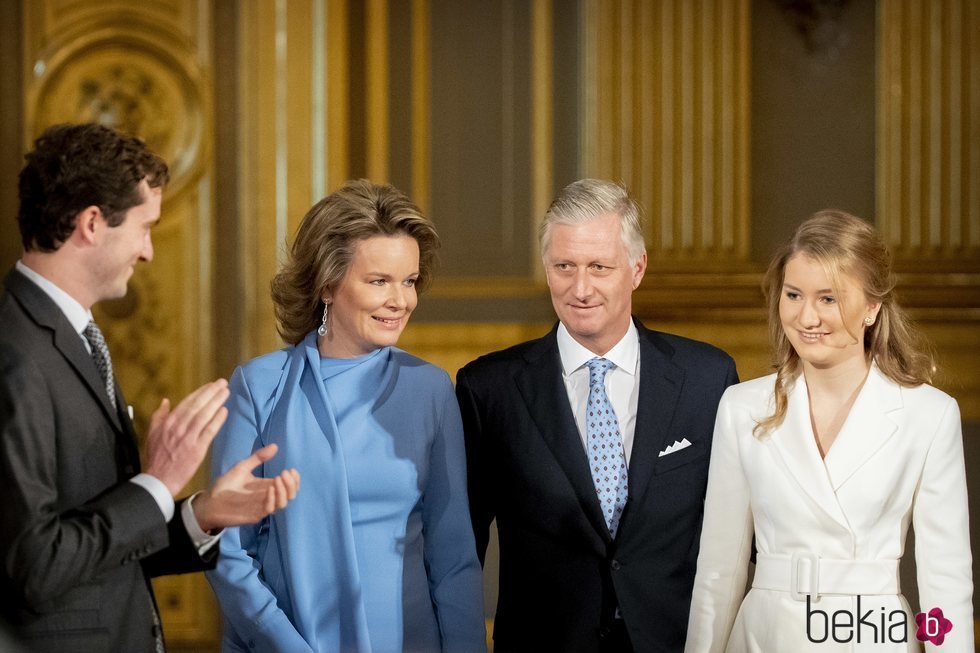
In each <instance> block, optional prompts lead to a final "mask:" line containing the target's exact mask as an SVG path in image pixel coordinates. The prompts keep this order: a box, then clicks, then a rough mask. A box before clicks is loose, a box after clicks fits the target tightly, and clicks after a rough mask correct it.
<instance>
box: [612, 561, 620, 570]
mask: <svg viewBox="0 0 980 653" xmlns="http://www.w3.org/2000/svg"><path fill="white" fill-rule="evenodd" d="M620 566H621V565H620V564H619V560H613V561H612V562H610V563H609V568H610V569H612V570H613V571H619V567H620Z"/></svg>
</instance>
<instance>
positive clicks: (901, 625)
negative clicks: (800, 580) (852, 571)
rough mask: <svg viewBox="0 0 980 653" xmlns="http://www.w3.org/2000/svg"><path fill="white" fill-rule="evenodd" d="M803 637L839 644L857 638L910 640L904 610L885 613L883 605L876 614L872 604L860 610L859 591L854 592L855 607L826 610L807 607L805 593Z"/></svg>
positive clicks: (880, 642)
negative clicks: (804, 633) (853, 608)
mask: <svg viewBox="0 0 980 653" xmlns="http://www.w3.org/2000/svg"><path fill="white" fill-rule="evenodd" d="M806 638H807V639H808V640H810V641H811V642H813V643H814V644H822V643H824V642H826V641H827V639H828V638H830V639H833V640H834V641H835V642H837V643H838V644H846V643H847V642H850V641H853V640H855V639H856V640H857V643H858V644H861V643H865V642H871V643H873V644H883V643H886V642H891V643H893V644H895V643H899V642H907V641H909V625H908V619H906V617H905V611H904V610H892V611H891V612H889V613H887V616H886V613H885V608H884V607H883V606H882V607H880V608H879V609H878V611H877V614H875V610H874V608H871V609H869V610H867V611H866V612H861V595H860V594H858V595H857V610H856V611H855V612H854V613H851V612H850V611H849V610H835V611H834V612H832V613H831V614H827V612H826V611H825V610H820V609H816V610H814V609H812V608H811V607H810V595H809V594H808V595H807V597H806Z"/></svg>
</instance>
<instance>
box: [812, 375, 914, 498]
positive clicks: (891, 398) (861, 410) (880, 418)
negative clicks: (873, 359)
mask: <svg viewBox="0 0 980 653" xmlns="http://www.w3.org/2000/svg"><path fill="white" fill-rule="evenodd" d="M901 408H902V392H901V390H900V389H899V387H898V386H896V385H894V384H893V383H890V382H889V381H888V380H887V379H886V378H885V377H884V375H883V374H882V373H881V371H879V370H878V368H877V367H876V366H872V367H871V371H870V372H868V378H867V380H866V381H865V382H864V387H863V388H861V392H860V393H858V396H857V398H856V399H855V400H854V405H853V406H851V412H850V413H849V414H848V416H847V419H846V420H845V421H844V425H843V426H842V427H841V430H840V433H839V434H838V435H837V439H836V440H834V444H833V446H831V447H830V451H829V452H828V453H827V457H826V458H825V459H824V464H825V465H826V466H827V474H828V475H829V476H830V482H831V485H832V487H833V488H834V490H835V491H836V490H837V489H838V488H840V486H841V485H843V484H844V483H845V482H846V481H847V479H849V478H851V476H853V475H854V473H855V472H857V470H858V469H860V468H861V467H862V466H863V465H864V464H865V463H866V462H867V461H868V460H869V459H870V458H871V457H872V456H873V455H874V454H875V453H877V452H878V450H880V449H881V448H882V447H883V446H884V445H885V443H886V442H888V440H890V439H891V437H892V436H893V435H894V434H895V432H896V431H897V430H898V424H896V423H895V422H894V421H892V420H891V419H890V418H889V416H888V413H890V412H892V411H895V410H900V409H901Z"/></svg>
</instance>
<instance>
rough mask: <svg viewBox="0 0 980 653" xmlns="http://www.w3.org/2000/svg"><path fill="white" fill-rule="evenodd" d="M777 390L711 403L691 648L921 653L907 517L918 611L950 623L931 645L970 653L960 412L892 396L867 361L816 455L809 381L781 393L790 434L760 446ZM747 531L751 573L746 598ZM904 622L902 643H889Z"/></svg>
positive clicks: (921, 391)
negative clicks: (903, 579)
mask: <svg viewBox="0 0 980 653" xmlns="http://www.w3.org/2000/svg"><path fill="white" fill-rule="evenodd" d="M774 382H775V375H770V376H766V377H763V378H760V379H755V380H753V381H748V382H746V383H741V384H739V385H735V386H732V387H730V388H728V390H727V392H726V393H725V395H724V396H723V397H722V400H721V403H720V405H719V407H718V416H717V420H716V422H715V433H714V444H713V447H712V453H711V467H710V475H709V480H708V490H707V497H706V503H705V514H704V526H703V531H702V535H701V549H700V555H699V557H698V568H697V575H696V578H695V582H694V596H693V599H692V604H691V614H690V620H689V625H688V640H687V646H686V649H685V651H686V652H692V653H693V652H700V651H752V652H762V651H767V652H769V651H771V652H773V653H783V652H796V651H811V650H812V651H819V652H822V653H826V652H831V651H853V650H862V651H864V650H867V651H907V650H908V651H916V650H921V646H922V645H921V644H920V643H919V642H918V640H917V639H916V632H917V626H916V621H915V618H914V616H913V615H912V614H911V611H910V610H909V606H908V604H907V603H906V601H905V599H904V597H903V596H902V595H901V594H900V590H899V588H898V582H897V580H898V579H897V576H898V571H897V567H898V560H899V559H900V558H901V556H902V553H903V552H904V550H905V538H906V534H907V532H908V526H909V522H910V520H911V523H912V525H913V527H914V529H915V544H916V546H915V558H916V570H917V571H916V574H917V579H918V587H919V599H920V605H921V608H922V609H924V610H927V611H928V610H930V609H931V608H934V607H939V608H941V609H942V612H943V615H944V616H945V618H947V619H949V620H950V621H951V622H952V624H953V628H952V630H950V631H949V632H948V633H947V634H946V635H945V641H944V642H943V644H942V646H941V647H939V648H934V647H933V645H932V644H928V645H927V649H928V650H939V651H941V652H942V653H967V652H969V653H973V650H974V649H973V627H974V625H973V605H972V597H973V581H972V569H971V564H972V561H971V552H970V541H969V525H968V511H967V493H966V470H965V466H964V460H963V441H962V433H961V426H960V415H959V408H958V406H957V405H956V401H955V400H953V399H952V398H951V397H950V396H948V395H946V394H945V393H943V392H941V391H939V390H937V389H936V388H933V387H931V386H928V385H921V386H918V387H915V388H906V387H902V386H899V385H897V384H895V383H894V382H892V381H891V380H889V379H888V378H887V377H885V376H884V375H883V374H882V373H881V371H880V370H879V369H878V368H877V367H876V366H872V369H871V371H870V373H869V375H868V378H867V381H866V382H865V384H864V386H863V388H862V389H861V391H860V392H859V394H858V397H857V399H856V400H855V402H854V405H853V407H852V408H851V412H850V414H849V416H848V417H847V420H846V421H845V423H844V425H843V427H842V428H841V430H840V433H839V434H838V436H837V439H836V440H835V442H834V444H833V445H832V446H831V448H830V451H829V452H828V453H827V456H826V458H825V459H821V457H820V453H819V450H818V449H817V446H816V442H815V441H814V437H813V430H812V427H811V423H810V413H809V400H808V394H807V388H806V383H805V381H804V380H803V378H802V376H801V377H799V378H798V379H797V381H796V382H795V383H794V384H793V387H792V388H790V390H789V397H788V400H789V404H788V409H787V413H786V418H785V419H784V421H783V423H782V424H781V425H780V426H779V427H777V428H776V429H774V430H773V431H772V432H771V433H770V434H769V435H768V436H764V437H762V438H761V439H760V438H756V437H755V436H754V435H753V433H752V429H753V427H754V426H755V424H756V422H757V421H758V420H760V419H761V418H763V417H766V416H767V415H770V414H772V410H773V409H772V405H773V404H772V402H773V387H774ZM753 533H754V535H755V542H756V547H757V550H758V553H759V558H760V562H759V564H758V566H757V571H756V578H755V580H754V581H753V588H752V589H751V590H750V591H749V593H748V595H745V582H746V577H747V571H748V563H749V556H750V552H751V547H752V535H753ZM821 561H822V563H823V564H821ZM764 565H766V566H767V569H765V570H763V566H764ZM792 567H796V571H797V572H798V573H797V574H796V576H795V577H791V574H792V572H791V571H790V570H791V568H792ZM817 568H819V569H820V571H819V572H817V571H816V569H817ZM835 570H836V571H837V572H840V573H838V574H836V576H837V577H836V578H835V577H834V576H835V574H833V573H832V572H834V571H835ZM763 571H765V572H773V571H777V572H779V571H784V572H787V573H784V574H783V575H780V574H779V573H775V574H772V573H763V574H760V572H763ZM864 571H871V572H874V573H868V574H865V573H863V572H864ZM825 572H826V576H827V577H826V578H825V577H824V575H825ZM815 573H819V579H818V580H816V581H812V580H811V574H815ZM889 574H890V576H891V578H889ZM760 576H762V577H763V579H761V580H760ZM767 576H768V577H769V581H770V582H768V583H767V582H766V580H765V578H764V577H767ZM773 579H775V581H776V582H775V584H773V582H772V581H773ZM793 582H795V583H796V584H795V585H793V586H792V587H791V585H792V584H793ZM811 582H815V583H816V584H817V588H816V590H817V592H818V594H819V596H817V597H814V596H811V597H810V599H811V600H810V604H809V608H808V606H807V603H806V596H805V595H804V594H802V593H799V592H800V591H801V590H803V591H809V590H810V583H811ZM776 586H779V587H780V588H781V589H775V587H776ZM791 589H794V590H797V592H798V593H796V595H795V596H794V594H793V593H791V592H790V590H791ZM858 595H861V596H860V601H861V608H860V613H858V612H857V607H858V605H857V604H858ZM743 596H744V600H743ZM808 610H810V612H809V613H808ZM869 611H870V612H869ZM896 611H900V612H896ZM837 613H840V614H837ZM845 613H849V614H845ZM824 615H826V616H824ZM862 618H863V621H861V620H862ZM906 619H907V620H908V621H906V622H905V623H904V624H899V622H900V621H902V620H906ZM848 622H850V626H848ZM835 624H836V626H835ZM872 624H873V625H874V626H875V627H874V628H872V627H871V625H872ZM896 624H898V625H896ZM808 627H809V629H810V630H809V636H808V631H807V628H808ZM906 627H907V639H908V642H904V643H903V642H896V641H895V640H898V639H900V636H901V634H902V631H903V629H904V628H906ZM930 628H932V629H933V632H935V627H934V626H930ZM859 635H860V637H861V643H860V644H859V643H858V641H857V638H858V636H859ZM820 640H824V641H822V642H820V643H815V642H819V641H820ZM835 640H836V641H835Z"/></svg>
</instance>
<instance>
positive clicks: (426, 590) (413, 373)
mask: <svg viewBox="0 0 980 653" xmlns="http://www.w3.org/2000/svg"><path fill="white" fill-rule="evenodd" d="M231 391H232V396H231V398H230V399H229V401H228V407H229V417H228V420H227V422H226V423H225V426H224V427H223V428H222V430H221V432H220V433H219V435H218V437H217V438H216V440H215V444H214V449H213V465H212V467H213V469H212V471H213V476H215V477H217V476H218V475H220V474H223V473H224V472H225V471H227V470H228V469H229V468H230V467H231V466H232V465H233V464H235V463H236V462H237V461H238V460H241V459H242V458H244V457H246V456H248V455H249V453H250V452H251V451H254V450H255V449H258V448H259V447H262V446H265V445H266V444H269V443H271V442H275V443H277V444H278V445H279V447H280V452H279V454H278V455H277V456H276V458H274V459H273V460H271V461H269V462H268V463H266V464H265V465H264V466H263V468H262V469H261V474H262V475H266V476H272V475H275V474H278V473H279V472H280V471H281V470H282V469H285V468H289V467H295V468H297V469H298V470H299V471H300V474H301V476H302V481H301V489H300V492H299V495H298V496H297V498H296V500H295V501H293V502H292V503H291V504H290V505H289V506H288V507H287V508H286V509H285V510H283V511H280V512H278V513H275V514H274V515H272V516H270V517H269V518H266V519H265V520H263V521H262V522H260V523H259V524H257V525H255V526H248V527H241V528H235V529H227V530H226V532H225V533H224V535H223V536H222V538H221V542H220V546H221V557H220V559H219V563H218V566H217V568H216V569H215V570H214V571H212V572H209V573H208V579H209V581H210V582H211V585H212V587H213V588H214V591H215V593H216V594H217V596H218V600H219V602H220V604H221V608H222V612H223V613H224V615H225V618H226V628H225V633H224V638H223V643H222V649H223V650H224V651H263V652H265V651H269V652H272V651H284V652H285V651H288V652H290V653H292V652H293V651H295V652H302V653H305V652H307V651H316V652H320V653H327V652H334V651H356V652H358V653H388V652H392V653H394V652H398V651H420V652H421V651H484V650H485V633H484V626H483V603H482V589H481V572H480V566H479V563H478V561H477V557H476V549H475V545H474V540H473V534H472V529H471V526H470V520H469V514H468V509H467V496H466V477H465V469H466V466H465V456H464V448H463V435H462V425H461V422H460V417H459V410H458V407H457V405H456V400H455V397H454V394H453V389H452V383H451V382H450V380H449V377H448V376H447V375H446V373H445V372H443V371H441V370H439V369H438V368H436V367H434V366H432V365H429V364H428V363H425V362H424V361H422V360H420V359H418V358H415V357H413V356H410V355H409V354H407V353H405V352H403V351H401V350H399V349H396V348H389V347H386V348H382V349H379V350H376V351H374V352H371V353H370V354H367V355H365V356H361V357H357V358H353V359H330V358H320V356H319V352H318V351H317V349H316V337H315V333H311V334H310V335H309V336H308V337H307V338H306V340H304V342H302V343H300V344H299V345H297V346H295V347H289V348H286V349H285V350H282V351H279V352H274V353H272V354H267V355H265V356H261V357H259V358H257V359H255V360H253V361H251V362H249V363H248V364H246V365H244V366H242V367H240V368H239V369H237V370H236V371H235V373H234V375H233V376H232V380H231Z"/></svg>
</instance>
